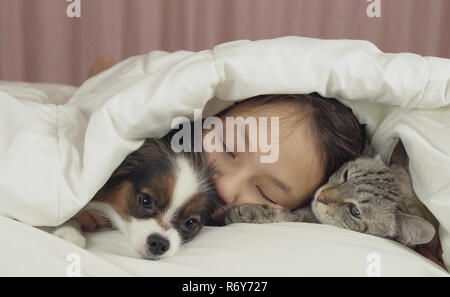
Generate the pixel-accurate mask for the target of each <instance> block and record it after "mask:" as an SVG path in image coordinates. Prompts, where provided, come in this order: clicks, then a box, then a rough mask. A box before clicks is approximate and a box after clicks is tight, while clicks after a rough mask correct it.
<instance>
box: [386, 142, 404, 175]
mask: <svg viewBox="0 0 450 297" xmlns="http://www.w3.org/2000/svg"><path fill="white" fill-rule="evenodd" d="M385 160H386V164H388V165H392V164H397V165H399V166H402V167H403V168H408V154H407V153H406V150H405V147H404V146H403V143H402V141H401V139H400V138H398V137H395V138H394V141H393V142H392V145H391V149H390V150H389V151H388V154H387V156H386V158H385Z"/></svg>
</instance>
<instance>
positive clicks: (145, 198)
mask: <svg viewBox="0 0 450 297" xmlns="http://www.w3.org/2000/svg"><path fill="white" fill-rule="evenodd" d="M139 203H140V204H141V205H142V207H145V208H149V209H150V208H152V207H153V200H152V197H151V196H150V195H148V194H144V193H140V194H139Z"/></svg>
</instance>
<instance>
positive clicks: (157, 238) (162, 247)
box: [147, 234, 170, 256]
mask: <svg viewBox="0 0 450 297" xmlns="http://www.w3.org/2000/svg"><path fill="white" fill-rule="evenodd" d="M147 245H148V249H149V250H150V252H151V253H152V254H153V255H156V256H159V255H162V254H164V253H165V252H167V250H168V249H169V248H170V242H169V241H168V240H167V239H165V238H164V237H162V236H161V235H159V234H152V235H150V236H149V237H147Z"/></svg>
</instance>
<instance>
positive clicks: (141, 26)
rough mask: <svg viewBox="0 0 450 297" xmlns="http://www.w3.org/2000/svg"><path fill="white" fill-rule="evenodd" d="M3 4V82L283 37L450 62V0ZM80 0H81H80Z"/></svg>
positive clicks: (71, 80) (65, 76) (81, 74)
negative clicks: (375, 5)
mask: <svg viewBox="0 0 450 297" xmlns="http://www.w3.org/2000/svg"><path fill="white" fill-rule="evenodd" d="M67 1H70V0H0V80H22V81H39V82H57V83H67V84H73V85H79V84H80V83H81V82H82V81H83V80H84V79H85V78H86V76H87V72H88V68H89V66H91V65H92V63H93V62H94V61H95V59H96V58H97V57H99V56H101V55H112V56H113V57H114V58H116V59H117V60H122V59H124V58H127V57H129V56H132V55H137V54H143V53H146V52H148V51H151V50H155V49H162V50H168V51H174V50H178V49H187V50H201V49H206V48H212V47H213V46H215V45H217V44H218V43H221V42H225V41H230V40H236V39H252V40H254V39H262V38H273V37H277V36H283V35H300V36H307V37H316V38H351V39H366V40H370V41H372V42H373V43H375V44H376V45H377V46H378V47H379V48H380V49H382V50H383V51H385V52H405V51H408V52H414V53H418V54H421V55H432V56H441V57H446V58H450V35H449V29H450V1H449V0H431V1H425V0H370V1H379V2H380V4H381V17H379V18H377V17H373V18H369V17H368V16H367V14H366V9H367V7H368V6H369V5H370V4H371V3H372V2H368V0H339V1H337V0H79V1H80V3H81V6H80V7H81V17H80V18H76V17H75V18H69V17H68V16H67V15H66V8H67V6H68V5H70V4H71V3H70V2H67ZM72 1H76V0H72Z"/></svg>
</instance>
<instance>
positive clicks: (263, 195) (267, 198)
mask: <svg viewBox="0 0 450 297" xmlns="http://www.w3.org/2000/svg"><path fill="white" fill-rule="evenodd" d="M256 188H257V189H258V191H259V193H260V194H261V196H262V197H263V198H264V199H266V200H267V201H269V202H270V203H273V204H278V203H276V202H275V201H273V200H272V199H270V197H269V196H267V195H266V194H265V193H264V192H263V191H262V190H261V188H260V187H259V186H256Z"/></svg>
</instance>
